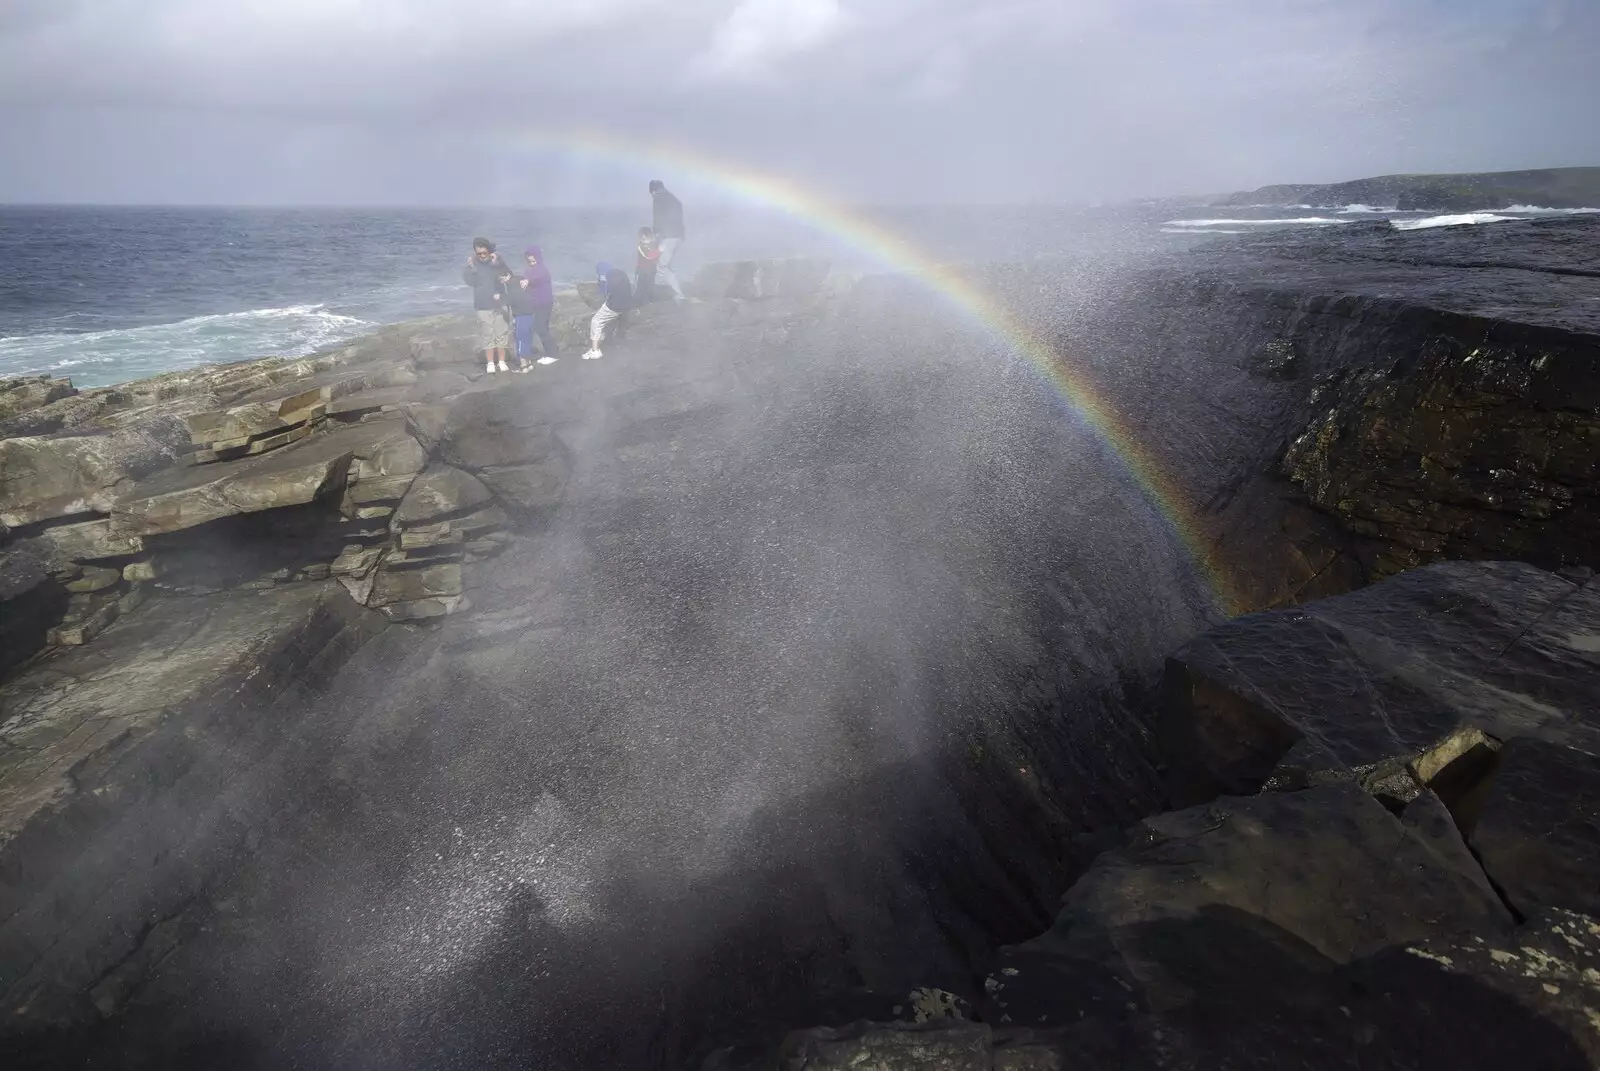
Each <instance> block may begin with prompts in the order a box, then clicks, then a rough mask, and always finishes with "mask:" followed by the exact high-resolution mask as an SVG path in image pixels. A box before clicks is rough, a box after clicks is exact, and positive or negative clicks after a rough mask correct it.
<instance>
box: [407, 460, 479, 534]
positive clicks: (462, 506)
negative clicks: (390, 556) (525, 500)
mask: <svg viewBox="0 0 1600 1071" xmlns="http://www.w3.org/2000/svg"><path fill="white" fill-rule="evenodd" d="M492 497H493V496H492V495H491V494H490V492H489V489H488V488H487V487H485V486H484V485H483V481H481V480H479V479H478V478H477V477H475V476H473V475H472V474H471V473H469V472H463V471H462V470H460V469H458V468H453V467H451V466H449V465H440V466H438V467H436V468H432V469H429V470H428V471H426V472H424V473H423V474H422V475H420V476H418V477H416V479H415V480H413V481H412V483H411V487H410V489H409V490H408V491H407V492H406V496H405V498H404V499H403V500H401V502H400V508H399V509H398V510H396V511H395V517H394V519H395V523H396V524H397V525H399V526H400V527H401V528H402V529H404V528H409V527H414V526H418V525H425V524H428V523H430V522H433V521H438V520H444V519H448V518H450V517H458V516H461V515H464V514H466V513H470V512H472V511H474V510H476V509H478V508H479V507H481V506H483V505H485V504H486V503H488V502H489V500H490V499H491V498H492Z"/></svg>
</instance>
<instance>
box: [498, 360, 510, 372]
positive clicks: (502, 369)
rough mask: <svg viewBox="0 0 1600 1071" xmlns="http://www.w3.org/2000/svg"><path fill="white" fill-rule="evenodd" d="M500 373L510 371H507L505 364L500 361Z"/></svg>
mask: <svg viewBox="0 0 1600 1071" xmlns="http://www.w3.org/2000/svg"><path fill="white" fill-rule="evenodd" d="M500 371H502V372H509V371H511V369H509V368H507V367H506V363H505V362H504V361H501V362H500Z"/></svg>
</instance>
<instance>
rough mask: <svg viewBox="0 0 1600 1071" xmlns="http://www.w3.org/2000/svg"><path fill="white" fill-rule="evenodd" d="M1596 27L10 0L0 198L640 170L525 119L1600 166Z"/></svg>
mask: <svg viewBox="0 0 1600 1071" xmlns="http://www.w3.org/2000/svg"><path fill="white" fill-rule="evenodd" d="M1597 49H1600V7H1597V5H1593V4H1583V3H1574V2H1565V3H1563V2H1559V0H1558V2H1543V0H1541V2H1528V0H1471V2H1470V3H1463V2H1458V0H1450V2H1446V0H1337V2H1336V0H1271V2H1269V0H1145V2H1143V3H1128V2H1126V0H1077V2H1070V3H1068V2H1062V0H992V2H990V3H987V4H974V3H971V2H970V0H959V2H958V0H678V2H675V3H660V2H653V0H498V2H496V0H485V2H483V3H479V4H473V5H460V4H458V3H455V2H453V0H388V2H386V3H381V4H369V3H361V2H358V0H240V2H236V3H229V4H217V3H214V2H212V3H207V2H202V0H140V2H136V0H94V2H91V0H49V2H46V0H12V4H11V5H8V6H7V8H6V9H5V10H4V12H3V13H0V112H3V114H0V121H4V122H5V123H6V125H7V129H8V131H10V132H11V136H10V137H8V139H7V142H6V145H5V148H4V150H3V151H4V152H5V154H6V157H7V159H6V164H7V166H6V167H5V168H4V170H3V171H0V199H3V198H16V197H24V196H26V197H37V196H41V193H40V191H41V190H45V189H47V188H57V189H62V190H70V191H73V192H75V193H78V192H82V193H83V195H84V196H93V197H95V198H97V199H106V200H118V199H137V198H146V197H149V196H151V193H150V192H149V191H152V190H159V189H161V188H163V181H164V180H163V178H162V176H163V175H164V174H166V175H167V176H168V178H169V179H170V181H169V182H167V184H166V188H168V189H171V190H179V189H182V190H185V191H189V190H194V189H207V188H211V189H214V191H215V193H214V195H213V196H212V197H210V198H207V199H211V200H230V199H242V198H245V197H246V195H247V194H248V197H249V198H251V199H259V198H263V197H265V198H267V199H275V198H274V197H273V194H274V191H276V193H277V197H276V199H282V200H305V199H311V200H318V199H321V200H332V199H347V197H346V194H347V191H349V192H353V193H354V194H357V195H359V194H360V192H361V190H362V189H367V190H371V191H372V193H373V195H374V197H375V199H380V200H382V201H384V202H388V203H411V202H431V201H435V200H445V201H456V202H459V201H463V200H471V199H472V198H477V197H486V196H492V197H495V198H501V199H508V198H509V199H533V200H537V199H539V198H541V197H546V196H552V197H553V196H556V195H560V196H562V197H563V198H567V197H579V198H582V197H584V196H585V194H586V191H587V195H588V196H591V197H593V198H595V199H606V198H609V197H611V196H624V195H631V194H628V193H625V192H624V191H621V190H619V191H618V192H617V193H615V194H613V192H612V187H611V185H610V183H612V182H613V181H615V182H618V183H621V182H624V181H626V182H630V183H631V182H632V181H633V176H628V177H625V178H623V177H617V176H613V175H610V174H608V173H606V172H605V171H604V170H603V169H601V170H599V171H594V170H592V169H589V168H588V167H587V166H586V165H583V164H582V162H581V161H571V162H560V161H557V162H553V163H548V164H545V165H541V166H540V167H534V168H529V167H528V165H526V163H525V162H524V157H523V156H522V155H517V154H507V153H500V149H499V148H497V147H503V146H505V145H506V144H507V143H509V142H513V141H515V140H516V139H515V137H514V136H511V135H508V134H507V133H506V132H507V131H515V130H516V129H518V128H519V127H546V128H558V129H559V128H569V127H570V128H591V129H599V130H604V131H608V132H610V133H612V134H613V135H616V136H618V137H622V138H624V139H626V138H639V139H641V140H644V139H651V140H660V141H666V142H671V143H676V144H681V145H685V146H689V147H692V148H695V149H699V150H701V151H704V152H707V153H710V154H712V155H716V156H722V157H726V158H729V159H732V160H737V161H740V162H742V163H744V164H747V165H749V166H754V167H758V168H760V167H765V168H768V169H773V170H778V171H782V172H784V173H786V174H790V175H792V176H794V177H795V178H796V179H798V180H799V181H802V182H804V183H809V184H813V185H816V186H818V187H820V188H826V189H828V190H833V191H838V192H840V193H841V194H842V195H845V196H852V197H859V198H863V199H887V198H899V197H905V196H910V197H914V198H916V199H919V200H987V201H993V200H1079V199H1111V198H1117V197H1128V196H1142V195H1147V194H1157V193H1162V192H1172V191H1179V190H1190V191H1209V190H1220V189H1230V188H1236V187H1240V186H1248V185H1254V184H1258V183H1264V182H1271V181H1294V180H1333V179H1339V178H1348V177H1354V176H1357V175H1361V174H1366V173H1372V172H1377V171H1396V170H1433V169H1447V168H1473V169H1476V168H1493V167H1516V166H1538V165H1544V164H1553V163H1584V162H1600V133H1597V130H1600V124H1595V123H1593V122H1592V120H1591V119H1590V118H1589V117H1588V116H1587V115H1586V112H1587V110H1588V108H1589V107H1590V104H1589V102H1592V101H1593V100H1595V99H1600V70H1597V67H1600V65H1596V64H1595V63H1594V62H1593V56H1594V55H1595V53H1596V50H1597ZM213 128H217V129H226V130H227V131H228V135H227V137H226V138H225V139H224V140H225V141H226V142H227V144H228V145H229V147H230V148H229V152H230V157H229V159H228V160H226V161H223V160H216V159H214V158H213V157H212V155H211V154H208V153H206V152H204V151H203V150H204V147H205V142H203V141H201V140H200V139H201V138H202V136H203V135H204V132H207V131H210V130H212V129H213ZM74 131H78V132H79V135H78V136H75V135H74V133H73V132H74ZM91 132H92V136H93V137H94V138H102V139H104V141H103V144H104V149H103V151H102V152H101V153H99V154H96V153H94V151H93V150H92V148H91V147H86V146H85V145H83V144H82V143H83V142H84V141H85V140H87V139H89V138H90V135H91ZM307 147H311V148H307ZM113 151H114V152H115V153H117V154H119V155H118V166H116V167H106V166H103V164H104V160H105V158H106V156H107V154H109V153H112V152H113ZM297 153H298V154H300V155H299V157H298V158H299V159H301V160H302V161H305V160H311V159H318V160H320V161H321V165H322V166H321V167H320V168H312V169H311V170H310V171H309V172H308V171H307V170H306V165H305V164H304V163H301V164H287V163H285V161H286V160H287V159H290V158H296V154H297ZM317 154H322V155H320V156H318V155H317ZM85 160H89V161H94V160H99V161H101V166H98V167H97V166H94V165H93V164H92V163H90V164H86V163H85ZM379 160H381V161H384V166H382V167H377V165H376V164H375V163H374V161H379ZM516 168H521V169H522V170H520V171H517V172H516V173H515V174H512V175H507V174H505V172H506V170H507V169H516ZM375 170H376V171H377V173H378V174H379V175H381V177H382V182H381V186H380V187H379V188H377V189H373V186H372V183H371V181H370V179H367V178H363V179H362V180H361V182H363V183H365V185H361V184H360V183H358V182H357V181H356V180H355V179H353V178H352V176H370V175H371V174H372V173H373V172H374V171H375ZM241 173H242V175H243V177H241ZM319 173H320V176H321V177H319ZM208 183H209V184H210V185H209V186H208ZM586 184H587V185H586ZM352 186H356V187H357V188H355V189H354V190H353V191H352V190H351V187H352ZM630 189H631V187H630ZM318 190H323V191H325V192H324V193H322V194H320V195H319V193H318V192H317V191H318ZM452 191H453V192H452ZM336 194H337V195H338V196H337V197H336V196H335V195H336ZM378 195H381V197H379V196H378ZM356 199H358V200H359V199H361V198H360V197H359V196H357V197H356Z"/></svg>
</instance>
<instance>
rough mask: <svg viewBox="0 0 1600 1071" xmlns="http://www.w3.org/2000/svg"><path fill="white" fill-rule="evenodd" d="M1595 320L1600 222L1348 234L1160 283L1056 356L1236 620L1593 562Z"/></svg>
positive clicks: (1107, 300)
mask: <svg viewBox="0 0 1600 1071" xmlns="http://www.w3.org/2000/svg"><path fill="white" fill-rule="evenodd" d="M1063 285H1064V284H1063ZM1597 309H1600V220H1595V219H1591V218H1588V217H1582V218H1576V219H1560V220H1546V221H1537V222H1529V223H1508V224H1502V225H1495V226H1485V227H1457V228H1440V229H1437V230H1431V231H1417V232H1396V231H1393V230H1391V229H1389V228H1388V227H1386V226H1384V225H1382V224H1375V225H1362V224H1357V225H1351V226H1348V227H1342V228H1339V229H1338V230H1337V232H1334V233H1311V234H1297V235H1271V236H1261V237H1258V238H1250V239H1243V240H1240V241H1238V242H1233V243H1227V244H1219V245H1218V246H1216V247H1213V248H1210V249H1206V250H1200V251H1196V252H1195V253H1193V254H1192V255H1189V256H1186V257H1184V258H1181V259H1179V260H1175V261H1173V262H1170V263H1166V264H1162V265H1160V266H1157V267H1153V268H1150V269H1148V270H1146V271H1144V272H1142V273H1138V274H1136V275H1135V276H1134V277H1133V278H1132V279H1131V280H1128V281H1125V282H1123V283H1121V284H1119V286H1118V287H1117V288H1116V289H1114V290H1111V291H1110V292H1108V293H1106V294H1104V295H1103V299H1102V301H1101V302H1100V303H1099V304H1098V305H1097V307H1096V309H1095V310H1094V312H1093V314H1092V316H1091V317H1090V318H1089V320H1088V321H1087V322H1085V323H1082V324H1075V325H1071V326H1070V327H1068V328H1066V329H1064V330H1063V331H1062V332H1061V333H1060V335H1059V336H1058V337H1059V344H1060V345H1061V346H1062V347H1063V348H1065V349H1067V350H1068V352H1071V353H1073V354H1074V355H1075V358H1076V359H1077V360H1078V361H1079V362H1080V363H1081V365H1082V366H1083V367H1085V368H1087V369H1090V370H1091V371H1090V373H1089V378H1090V379H1091V380H1092V381H1094V382H1096V383H1097V384H1098V386H1099V388H1100V389H1101V390H1102V391H1103V392H1104V393H1105V394H1106V395H1107V396H1108V397H1109V398H1111V399H1113V400H1114V402H1113V404H1114V405H1115V406H1116V408H1117V411H1118V412H1119V416H1120V418H1121V420H1122V421H1123V422H1124V423H1125V424H1126V425H1127V426H1128V427H1129V428H1130V429H1131V434H1132V436H1133V437H1134V438H1136V439H1137V440H1138V441H1140V442H1143V443H1146V444H1148V448H1149V449H1151V450H1152V451H1153V453H1154V454H1155V455H1156V456H1157V457H1159V458H1160V464H1161V467H1163V468H1164V469H1166V470H1168V471H1170V472H1173V473H1175V474H1177V477H1176V482H1177V484H1178V485H1179V486H1181V487H1185V488H1188V489H1190V495H1191V498H1190V500H1189V501H1188V502H1186V503H1185V505H1186V506H1187V508H1188V509H1189V510H1190V513H1191V516H1192V517H1193V519H1194V525H1195V528H1196V530H1197V532H1200V533H1203V535H1201V536H1200V537H1199V538H1202V539H1203V540H1204V541H1206V542H1207V544H1208V546H1209V550H1208V553H1209V555H1210V556H1211V558H1212V561H1213V564H1214V565H1215V567H1216V568H1217V569H1218V571H1219V572H1220V573H1222V574H1223V575H1225V576H1228V577H1230V578H1232V581H1233V586H1234V590H1233V592H1232V595H1233V597H1234V599H1235V603H1236V605H1235V609H1237V610H1248V609H1258V608H1263V607H1268V606H1275V605H1283V604H1285V603H1290V602H1294V601H1296V600H1300V599H1307V598H1316V597H1319V596H1322V595H1329V594H1337V593H1339V592H1343V591H1349V590H1350V589H1351V588H1353V587H1356V586H1358V585H1361V584H1365V583H1370V582H1372V581H1374V580H1377V579H1381V578H1382V577H1385V576H1390V575H1393V574H1394V573H1396V572H1399V571H1401V570H1403V569H1407V568H1411V567H1414V566H1417V565H1422V564H1426V563H1428V562H1431V561H1437V560H1440V559H1446V558H1466V559H1471V558H1514V559H1518V560H1524V561H1530V562H1533V563H1536V564H1539V565H1541V566H1544V567H1546V568H1552V569H1557V568H1562V567H1565V566H1572V565H1581V566H1588V567H1595V566H1600V557H1597V554H1596V548H1597V547H1600V499H1597V497H1596V487H1597V485H1596V482H1595V478H1594V474H1595V472H1596V471H1597V469H1600V430H1597V429H1600V423H1597V412H1600V316H1597V315H1596V310H1597ZM1174 410H1180V411H1182V412H1183V413H1184V420H1183V422H1182V423H1181V425H1177V426H1175V425H1174V422H1172V421H1170V420H1168V419H1166V417H1167V414H1168V413H1170V412H1172V411H1174Z"/></svg>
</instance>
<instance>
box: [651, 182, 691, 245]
mask: <svg viewBox="0 0 1600 1071" xmlns="http://www.w3.org/2000/svg"><path fill="white" fill-rule="evenodd" d="M650 200H651V202H652V206H651V207H652V212H651V215H652V216H653V218H654V222H652V223H651V224H650V229H651V230H653V231H655V232H656V241H658V242H659V241H660V240H661V239H663V238H678V239H682V238H685V237H687V235H685V234H684V233H683V202H682V201H680V200H678V198H677V197H676V196H674V195H673V193H672V191H671V190H667V189H660V190H657V191H656V192H654V193H652V194H651V195H650Z"/></svg>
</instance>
